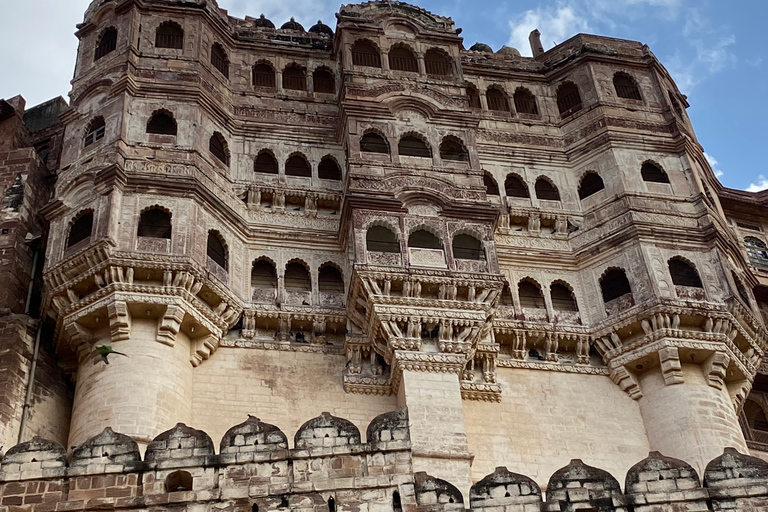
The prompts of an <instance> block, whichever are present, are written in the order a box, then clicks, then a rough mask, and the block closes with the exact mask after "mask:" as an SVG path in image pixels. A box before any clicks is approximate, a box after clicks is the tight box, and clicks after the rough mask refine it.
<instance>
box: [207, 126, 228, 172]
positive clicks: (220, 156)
mask: <svg viewBox="0 0 768 512" xmlns="http://www.w3.org/2000/svg"><path fill="white" fill-rule="evenodd" d="M208 150H209V151H210V152H211V154H212V155H213V156H215V157H216V159H217V160H218V161H219V162H221V163H223V164H224V165H229V145H228V144H227V140H226V139H225V138H224V136H223V135H222V134H221V133H219V132H214V133H213V135H211V138H210V139H209V140H208Z"/></svg>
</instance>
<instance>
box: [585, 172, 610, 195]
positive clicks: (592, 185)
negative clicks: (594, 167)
mask: <svg viewBox="0 0 768 512" xmlns="http://www.w3.org/2000/svg"><path fill="white" fill-rule="evenodd" d="M604 188H605V184H604V183H603V178H601V177H600V175H599V174H597V173H596V172H588V173H587V174H585V175H584V177H583V178H581V183H579V199H586V198H587V197H589V196H591V195H592V194H596V193H597V192H599V191H601V190H603V189H604Z"/></svg>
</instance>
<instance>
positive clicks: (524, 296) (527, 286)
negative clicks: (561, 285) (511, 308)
mask: <svg viewBox="0 0 768 512" xmlns="http://www.w3.org/2000/svg"><path fill="white" fill-rule="evenodd" d="M517 296H518V297H519V298H520V306H522V307H524V308H536V309H544V308H545V307H546V304H545V302H544V294H543V293H541V287H540V286H539V283H537V282H535V281H533V280H532V279H527V278H526V279H522V280H521V281H520V282H519V283H517Z"/></svg>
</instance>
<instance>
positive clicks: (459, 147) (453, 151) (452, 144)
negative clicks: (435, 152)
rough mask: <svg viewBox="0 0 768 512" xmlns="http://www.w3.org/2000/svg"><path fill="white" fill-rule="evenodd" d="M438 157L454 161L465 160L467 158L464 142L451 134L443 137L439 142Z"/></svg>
mask: <svg viewBox="0 0 768 512" xmlns="http://www.w3.org/2000/svg"><path fill="white" fill-rule="evenodd" d="M440 159H441V160H449V161H454V162H466V161H468V160H469V154H468V153H467V147H466V146H465V145H464V142H463V141H462V140H461V139H460V138H458V137H455V136H453V135H447V136H445V137H443V140H442V141H441V142H440Z"/></svg>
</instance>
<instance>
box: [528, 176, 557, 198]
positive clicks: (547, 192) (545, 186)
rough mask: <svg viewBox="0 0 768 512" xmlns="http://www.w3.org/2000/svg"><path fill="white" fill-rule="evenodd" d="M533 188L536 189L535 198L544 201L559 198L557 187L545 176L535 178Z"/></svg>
mask: <svg viewBox="0 0 768 512" xmlns="http://www.w3.org/2000/svg"><path fill="white" fill-rule="evenodd" d="M534 190H535V191H536V198H537V199H543V200H545V201H559V200H560V192H558V191H557V187H555V186H554V185H553V184H552V183H551V182H550V181H549V180H547V179H545V178H539V179H537V180H536V185H535V186H534Z"/></svg>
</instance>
